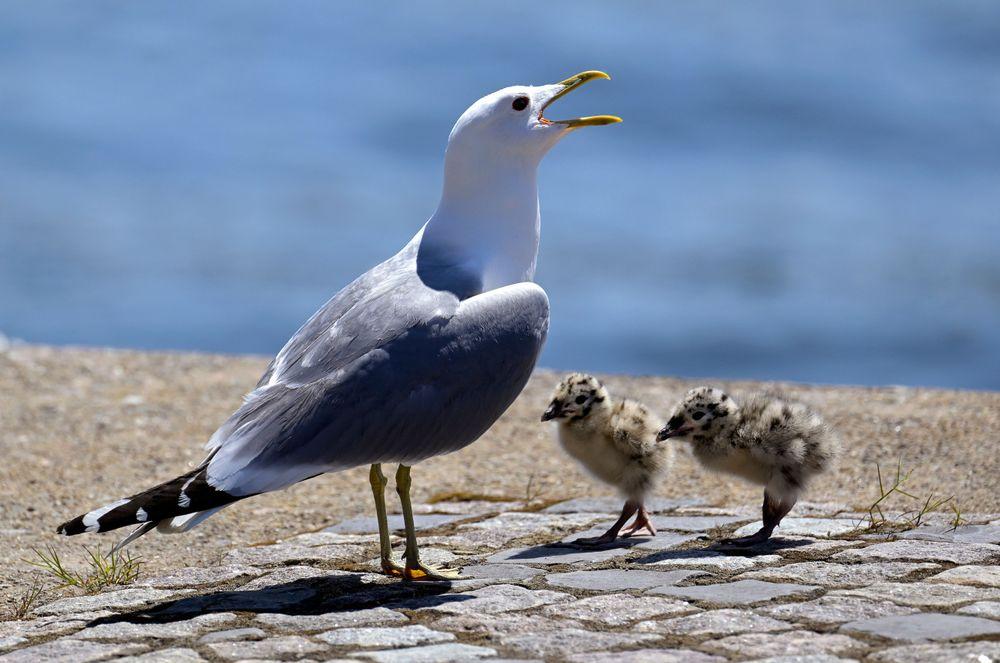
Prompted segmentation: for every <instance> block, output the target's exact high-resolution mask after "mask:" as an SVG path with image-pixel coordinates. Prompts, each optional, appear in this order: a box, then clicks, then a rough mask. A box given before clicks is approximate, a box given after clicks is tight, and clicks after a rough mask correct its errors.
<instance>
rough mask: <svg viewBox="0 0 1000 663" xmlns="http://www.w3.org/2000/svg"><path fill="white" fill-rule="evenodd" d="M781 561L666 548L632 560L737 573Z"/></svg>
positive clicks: (702, 550)
mask: <svg viewBox="0 0 1000 663" xmlns="http://www.w3.org/2000/svg"><path fill="white" fill-rule="evenodd" d="M780 561H781V556H780V555H757V556H755V557H744V556H743V555H727V554H724V553H721V552H718V551H716V550H706V549H692V550H667V551H663V552H658V553H654V554H652V555H649V556H647V557H641V558H639V559H637V560H634V562H635V563H636V564H645V565H648V566H666V567H683V568H700V569H707V570H709V571H720V572H731V573H739V572H741V571H749V570H751V569H755V568H758V567H761V566H767V565H770V564H775V563H776V562H780Z"/></svg>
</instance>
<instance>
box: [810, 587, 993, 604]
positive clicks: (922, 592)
mask: <svg viewBox="0 0 1000 663" xmlns="http://www.w3.org/2000/svg"><path fill="white" fill-rule="evenodd" d="M830 595H831V596H862V597H864V598H869V599H875V600H880V599H883V600H888V601H892V602H893V603H898V604H900V605H908V606H913V607H917V608H949V607H953V606H957V605H959V604H961V603H969V602H971V601H993V600H996V599H998V598H1000V590H997V589H993V588H984V587H970V586H968V585H946V584H944V583H936V582H909V583H901V582H881V583H877V584H875V585H871V586H870V587H858V588H855V589H838V590H834V591H833V592H831V593H830Z"/></svg>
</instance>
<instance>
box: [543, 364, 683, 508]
mask: <svg viewBox="0 0 1000 663" xmlns="http://www.w3.org/2000/svg"><path fill="white" fill-rule="evenodd" d="M543 418H544V419H546V420H548V419H557V420H558V421H559V426H558V440H559V444H560V446H562V448H563V449H564V450H565V451H566V453H567V454H569V455H570V456H571V457H572V458H573V459H575V460H576V461H578V462H579V463H580V464H581V465H582V466H583V467H584V468H585V469H586V470H587V472H588V473H590V474H591V475H593V476H594V477H595V478H597V479H598V480H600V481H603V482H604V483H606V484H608V485H611V486H614V487H615V488H617V489H618V491H619V492H620V493H621V495H622V496H623V497H625V498H626V499H629V500H632V501H636V502H640V503H641V502H642V501H643V500H644V498H645V497H646V495H648V494H649V493H650V491H651V490H652V489H653V487H654V485H655V482H656V479H657V477H658V476H660V475H661V474H662V473H663V472H665V471H667V470H668V469H669V465H670V461H671V450H670V448H669V445H663V444H658V443H657V442H656V434H657V432H658V431H659V430H660V428H661V427H662V426H663V422H662V420H660V418H659V417H657V416H656V415H655V414H654V413H652V412H651V411H650V410H649V409H648V408H647V407H646V406H645V405H643V404H642V403H639V402H638V401H634V400H631V399H627V398H626V399H615V400H613V399H612V398H611V396H610V394H609V393H608V390H607V389H606V388H605V387H604V385H603V384H601V382H600V381H599V380H597V378H595V377H593V376H590V375H586V374H583V373H573V374H571V375H569V376H567V377H566V378H565V379H564V380H563V381H562V382H560V383H559V385H558V386H557V387H556V390H555V392H554V393H553V395H552V401H551V404H550V405H549V409H548V410H546V416H545V417H543Z"/></svg>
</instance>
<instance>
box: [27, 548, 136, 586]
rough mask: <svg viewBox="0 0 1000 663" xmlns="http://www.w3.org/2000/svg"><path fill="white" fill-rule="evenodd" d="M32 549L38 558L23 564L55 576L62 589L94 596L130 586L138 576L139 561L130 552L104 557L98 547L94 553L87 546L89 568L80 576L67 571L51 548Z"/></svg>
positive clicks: (75, 572) (110, 553) (110, 554)
mask: <svg viewBox="0 0 1000 663" xmlns="http://www.w3.org/2000/svg"><path fill="white" fill-rule="evenodd" d="M31 550H32V552H34V553H35V556H36V558H37V559H28V560H24V561H25V562H27V563H28V564H31V565H32V566H35V567H37V568H40V569H42V570H43V571H45V572H47V573H48V574H49V575H51V576H53V577H55V578H56V580H58V581H59V588H63V587H77V588H79V589H82V590H83V591H85V592H87V593H88V594H95V593H97V592H99V591H101V590H102V589H104V588H105V587H111V586H114V585H128V584H129V583H132V582H135V580H136V579H137V578H138V577H139V566H140V561H139V558H137V557H132V554H131V553H129V552H125V553H121V552H108V553H107V554H102V553H101V552H100V549H99V548H98V549H96V550H91V549H90V548H86V547H85V548H84V550H85V551H86V552H87V560H86V565H87V569H86V571H84V572H83V573H80V572H77V571H71V570H69V569H67V568H66V566H65V565H64V564H63V561H62V559H61V558H60V557H59V554H58V553H57V552H56V551H55V550H54V549H52V548H46V549H45V550H37V549H35V548H32V549H31Z"/></svg>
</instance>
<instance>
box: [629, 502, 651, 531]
mask: <svg viewBox="0 0 1000 663" xmlns="http://www.w3.org/2000/svg"><path fill="white" fill-rule="evenodd" d="M642 530H646V531H647V532H649V533H650V535H652V536H656V527H655V526H654V525H653V521H651V520H650V519H649V511H646V505H645V504H643V503H642V502H639V512H638V513H636V514H635V520H633V521H632V524H631V525H629V526H628V527H626V528H625V529H623V530H622V536H623V537H628V536H632V535H633V534H638V533H639V532H641V531H642Z"/></svg>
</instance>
